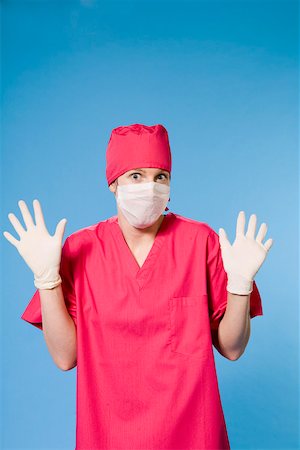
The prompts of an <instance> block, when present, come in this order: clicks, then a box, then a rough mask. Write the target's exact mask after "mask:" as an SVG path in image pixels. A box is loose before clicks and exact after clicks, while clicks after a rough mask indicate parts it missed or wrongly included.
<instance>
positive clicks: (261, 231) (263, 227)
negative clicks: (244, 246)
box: [256, 223, 268, 244]
mask: <svg viewBox="0 0 300 450" xmlns="http://www.w3.org/2000/svg"><path fill="white" fill-rule="evenodd" d="M267 230H268V226H267V224H266V223H262V224H261V226H260V227H259V230H258V233H257V236H256V242H259V243H260V244H261V243H262V241H263V239H264V238H265V236H266V234H267Z"/></svg>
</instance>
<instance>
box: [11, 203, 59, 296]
mask: <svg viewBox="0 0 300 450" xmlns="http://www.w3.org/2000/svg"><path fill="white" fill-rule="evenodd" d="M18 205H19V207H20V210H21V212H22V216H23V220H24V223H25V225H26V227H27V230H25V229H24V228H23V226H22V225H21V223H20V222H19V220H18V219H17V217H16V216H15V215H14V214H13V213H9V214H8V218H9V220H10V221H11V223H12V225H13V226H14V228H15V230H16V232H17V233H18V234H19V236H20V240H19V241H18V240H17V239H16V238H14V237H13V236H12V235H11V234H10V233H8V232H7V231H4V232H3V234H4V236H5V237H6V239H7V240H8V241H9V242H10V243H11V244H13V245H14V246H15V247H16V248H17V250H18V252H19V253H20V255H21V256H22V257H23V259H24V260H25V262H26V263H27V265H28V266H29V267H30V269H31V270H32V271H33V273H34V284H35V287H36V288H38V289H52V288H54V287H56V286H58V285H59V284H60V283H61V282H62V280H61V277H60V274H59V269H60V260H61V250H62V240H63V235H64V231H65V226H66V222H67V219H61V220H60V222H59V223H58V224H57V226H56V230H55V234H54V235H53V236H51V235H50V234H49V232H48V230H47V228H46V224H45V221H44V216H43V212H42V208H41V205H40V203H39V201H38V200H34V201H33V209H34V213H35V222H36V223H34V222H33V220H32V217H31V214H30V212H29V210H28V207H27V205H26V203H25V202H24V200H20V201H19V202H18Z"/></svg>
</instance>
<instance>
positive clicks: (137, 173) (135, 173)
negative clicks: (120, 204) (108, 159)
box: [130, 172, 141, 180]
mask: <svg viewBox="0 0 300 450" xmlns="http://www.w3.org/2000/svg"><path fill="white" fill-rule="evenodd" d="M133 175H141V174H140V173H139V172H134V173H132V174H131V175H130V177H132V176H133ZM136 179H137V178H134V180H136Z"/></svg>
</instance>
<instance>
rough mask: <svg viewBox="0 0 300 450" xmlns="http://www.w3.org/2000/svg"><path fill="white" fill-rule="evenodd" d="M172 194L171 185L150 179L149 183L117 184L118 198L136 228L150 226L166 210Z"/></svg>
mask: <svg viewBox="0 0 300 450" xmlns="http://www.w3.org/2000/svg"><path fill="white" fill-rule="evenodd" d="M169 196H170V186H169V185H166V184H161V183H156V182H155V181H150V182H148V183H137V184H132V183H131V184H124V185H121V186H120V185H118V186H117V193H116V199H117V203H118V205H119V208H120V209H121V211H122V213H123V214H124V216H125V217H126V219H127V220H128V222H129V223H130V224H131V225H133V226H134V227H136V228H146V227H150V226H151V225H152V224H153V223H154V222H156V220H157V219H158V218H159V216H160V215H161V214H162V213H163V211H164V210H165V208H166V206H167V203H168V201H169Z"/></svg>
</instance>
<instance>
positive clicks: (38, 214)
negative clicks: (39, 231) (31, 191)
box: [33, 199, 48, 231]
mask: <svg viewBox="0 0 300 450" xmlns="http://www.w3.org/2000/svg"><path fill="white" fill-rule="evenodd" d="M33 209H34V216H35V223H36V225H37V226H38V227H42V228H45V229H46V230H47V227H46V224H45V220H44V215H43V211H42V207H41V204H40V202H39V201H38V200H37V199H35V200H33ZM47 231H48V230H47Z"/></svg>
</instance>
